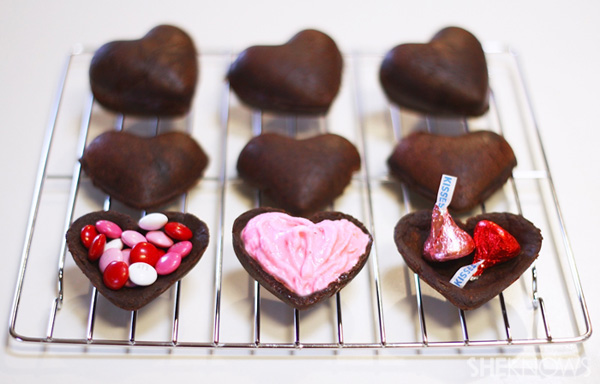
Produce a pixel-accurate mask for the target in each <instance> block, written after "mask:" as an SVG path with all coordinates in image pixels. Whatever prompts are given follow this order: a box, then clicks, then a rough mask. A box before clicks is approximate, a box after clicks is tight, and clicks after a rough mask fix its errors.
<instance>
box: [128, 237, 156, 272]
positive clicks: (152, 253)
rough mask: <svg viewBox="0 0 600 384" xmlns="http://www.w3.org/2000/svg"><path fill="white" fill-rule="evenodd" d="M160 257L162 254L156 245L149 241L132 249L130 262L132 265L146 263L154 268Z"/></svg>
mask: <svg viewBox="0 0 600 384" xmlns="http://www.w3.org/2000/svg"><path fill="white" fill-rule="evenodd" d="M159 257H160V254H159V252H158V250H157V249H156V247H155V246H154V245H152V244H151V243H148V242H147V241H142V242H141V243H137V244H136V245H135V246H134V247H133V248H131V252H130V253H129V262H130V263H131V264H135V263H146V264H150V265H151V266H153V267H154V265H155V264H156V262H157V261H158V258H159Z"/></svg>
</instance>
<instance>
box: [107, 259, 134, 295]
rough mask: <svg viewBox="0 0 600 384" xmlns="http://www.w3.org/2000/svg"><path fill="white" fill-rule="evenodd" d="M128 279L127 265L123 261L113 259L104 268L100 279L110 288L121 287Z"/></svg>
mask: <svg viewBox="0 0 600 384" xmlns="http://www.w3.org/2000/svg"><path fill="white" fill-rule="evenodd" d="M128 279H129V266H128V265H127V263H126V262H124V261H113V262H111V263H110V264H108V266H107V267H106V269H105V270H104V275H102V280H103V281H104V285H106V286H107V287H108V288H110V289H114V290H117V289H121V288H123V286H124V285H125V283H127V280H128Z"/></svg>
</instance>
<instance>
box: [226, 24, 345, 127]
mask: <svg viewBox="0 0 600 384" xmlns="http://www.w3.org/2000/svg"><path fill="white" fill-rule="evenodd" d="M342 66H343V60H342V55H341V53H340V51H339V49H338V47H337V45H336V44H335V42H334V41H333V40H332V39H331V37H329V36H328V35H326V34H324V33H323V32H320V31H316V30H313V29H307V30H303V31H301V32H299V33H297V34H296V35H295V36H294V37H292V38H291V39H290V40H289V41H288V42H287V43H285V44H283V45H276V46H266V45H257V46H252V47H249V48H247V49H246V50H245V51H243V52H242V53H240V55H239V56H238V58H237V59H236V60H235V62H233V63H232V64H231V67H230V68H229V72H228V74H227V78H228V80H229V83H230V85H231V88H232V89H233V91H234V92H235V93H236V94H237V96H238V97H239V98H240V100H241V101H242V102H244V103H245V104H247V105H248V106H250V107H252V108H256V109H261V110H264V111H270V112H276V113H283V114H307V115H319V114H325V113H326V112H327V111H328V110H329V107H330V106H331V103H332V102H333V100H334V98H335V96H336V95H337V93H338V90H339V88H340V84H341V78H342Z"/></svg>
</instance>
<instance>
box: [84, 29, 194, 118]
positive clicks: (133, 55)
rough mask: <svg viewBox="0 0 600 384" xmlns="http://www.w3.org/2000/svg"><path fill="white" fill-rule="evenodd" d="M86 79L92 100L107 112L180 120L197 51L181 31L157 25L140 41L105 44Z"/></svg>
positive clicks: (190, 87) (190, 88) (187, 106)
mask: <svg viewBox="0 0 600 384" xmlns="http://www.w3.org/2000/svg"><path fill="white" fill-rule="evenodd" d="M89 74H90V85H91V88H92V93H93V94H94V97H95V98H96V100H97V101H98V102H99V103H100V104H102V105H103V106H104V107H106V108H108V109H110V110H113V111H117V112H120V113H124V114H132V115H141V116H179V115H183V114H185V113H186V112H187V111H188V110H189V109H190V105H191V102H192V98H193V96H194V92H195V90H196V82H197V79H198V57H197V51H196V48H195V46H194V42H193V41H192V39H191V38H190V36H188V34H187V33H185V32H184V31H183V30H181V29H179V28H177V27H174V26H170V25H160V26H157V27H155V28H153V29H152V30H150V31H149V32H148V33H147V34H146V35H145V36H144V37H143V38H141V39H139V40H128V41H112V42H109V43H106V44H104V45H103V46H102V47H100V48H99V49H98V50H97V51H96V53H95V54H94V57H93V58H92V62H91V64H90V71H89Z"/></svg>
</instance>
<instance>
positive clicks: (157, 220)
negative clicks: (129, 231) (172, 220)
mask: <svg viewBox="0 0 600 384" xmlns="http://www.w3.org/2000/svg"><path fill="white" fill-rule="evenodd" d="M168 221H169V219H168V218H167V216H165V215H164V214H162V213H158V212H155V213H150V214H148V215H146V216H144V217H142V218H141V219H140V221H139V222H138V225H139V226H140V228H142V229H144V230H146V231H156V230H157V229H161V228H162V227H164V226H165V224H167V222H168Z"/></svg>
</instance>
